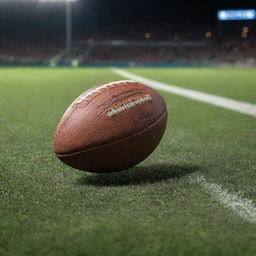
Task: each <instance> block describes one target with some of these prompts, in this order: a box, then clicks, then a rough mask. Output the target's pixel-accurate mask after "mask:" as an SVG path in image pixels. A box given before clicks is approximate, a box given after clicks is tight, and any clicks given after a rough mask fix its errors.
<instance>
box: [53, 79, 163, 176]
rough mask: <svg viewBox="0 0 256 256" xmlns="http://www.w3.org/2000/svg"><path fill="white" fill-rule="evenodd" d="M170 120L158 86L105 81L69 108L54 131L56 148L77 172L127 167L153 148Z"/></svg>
mask: <svg viewBox="0 0 256 256" xmlns="http://www.w3.org/2000/svg"><path fill="white" fill-rule="evenodd" d="M166 122H167V109H166V104H165V102H164V100H163V98H162V97H161V96H160V95H159V94H158V93H157V92H156V91H155V90H153V89H151V88H149V87H147V86H145V85H143V84H140V83H137V82H134V81H131V80H124V81H114V82H110V83H105V84H101V85H98V86H95V87H94V88H92V89H90V90H88V91H86V92H84V93H83V94H82V95H81V96H79V97H78V98H77V99H76V100H75V101H74V102H73V103H72V104H71V105H70V107H69V108H68V109H67V110H66V112H65V113H64V115H63V117H62V119H61V120H60V123H59V125H58V127H57V131H56V133H55V137H54V152H55V153H56V155H57V157H58V158H59V159H60V160H61V161H62V162H64V163H65V164H67V165H69V166H71V167H73V168H76V169H79V170H83V171H88V172H96V173H97V172H114V171H121V170H125V169H127V168H130V167H132V166H134V165H136V164H138V163H140V162H141V161H143V160H144V159H146V158H147V157H148V156H149V155H150V154H151V153H152V152H153V151H154V149H155V148H156V147H157V145H158V144H159V142H160V140H161V138H162V136H163V134H164V131H165V128H166Z"/></svg>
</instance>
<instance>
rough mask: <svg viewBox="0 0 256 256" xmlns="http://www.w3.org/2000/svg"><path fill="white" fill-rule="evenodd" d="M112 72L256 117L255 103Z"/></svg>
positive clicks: (122, 71) (127, 73)
mask: <svg viewBox="0 0 256 256" xmlns="http://www.w3.org/2000/svg"><path fill="white" fill-rule="evenodd" d="M112 72H114V73H116V74H118V75H121V76H123V77H125V78H128V79H133V80H135V81H137V82H140V83H143V84H146V85H148V86H150V87H152V88H155V89H158V90H162V91H165V92H169V93H172V94H176V95H179V96H183V97H186V98H189V99H193V100H197V101H201V102H205V103H208V104H211V105H215V106H218V107H222V108H226V109H229V110H233V111H236V112H240V113H243V114H246V115H250V116H253V117H256V105H255V104H251V103H246V102H242V101H237V100H232V99H229V98H225V97H221V96H216V95H212V94H209V93H204V92H200V91H195V90H190V89H185V88H181V87H179V86H175V85H171V84H166V83H162V82H158V81H155V80H151V79H148V78H145V77H143V76H138V75H135V74H132V73H130V72H127V71H124V70H121V69H112Z"/></svg>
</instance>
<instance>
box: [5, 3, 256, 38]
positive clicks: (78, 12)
mask: <svg viewBox="0 0 256 256" xmlns="http://www.w3.org/2000/svg"><path fill="white" fill-rule="evenodd" d="M0 1H1V3H0V33H1V34H2V35H3V34H4V35H6V36H7V34H13V33H27V32H28V33H30V31H31V30H33V31H39V32H41V33H45V32H48V33H63V29H65V4H64V3H38V2H35V1H31V0H30V1H29V0H28V2H26V1H24V0H23V1H11V3H10V1H9V3H7V2H6V1H2V0H0ZM255 7H256V1H254V0H243V1H242V0H240V1H238V0H225V1H220V0H219V1H199V0H169V1H163V0H129V1H123V0H78V1H77V2H74V3H73V4H72V8H73V28H74V32H79V31H90V30H93V29H95V28H104V27H110V26H119V27H121V26H128V25H129V26H136V25H140V24H144V25H145V24H146V25H147V24H154V25H158V24H159V25H160V24H162V23H165V24H166V23H168V24H177V23H181V22H182V23H188V24H191V23H199V24H215V23H216V12H217V10H218V9H223V8H227V9H232V8H241V9H243V8H255Z"/></svg>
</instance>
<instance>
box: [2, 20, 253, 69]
mask: <svg viewBox="0 0 256 256" xmlns="http://www.w3.org/2000/svg"><path fill="white" fill-rule="evenodd" d="M149 27H150V29H148V30H146V29H145V27H142V28H139V27H138V28H136V30H134V29H133V28H126V29H124V28H120V27H119V28H118V27H117V28H108V29H104V30H97V29H95V31H94V32H93V33H84V34H83V33H81V34H78V35H77V34H76V35H75V37H74V39H73V47H72V49H71V50H69V51H67V50H65V45H64V39H63V38H62V37H61V36H56V35H55V36H48V35H45V36H42V35H41V36H37V35H36V34H35V33H31V35H30V36H28V37H20V35H17V38H15V37H6V36H1V35H0V63H13V64H24V63H31V64H39V63H46V62H49V61H54V60H55V61H56V62H59V63H62V64H64V65H67V64H69V63H71V62H72V61H73V60H77V61H78V62H79V63H80V64H97V63H123V62H126V63H130V65H140V64H142V63H144V64H145V63H152V64H160V63H169V64H189V65H194V64H195V65H196V64H208V63H209V64H219V65H221V64H223V65H225V64H233V65H234V64H239V65H240V64H242V65H255V64H256V43H255V38H256V29H254V30H253V29H252V28H250V27H247V26H240V28H237V29H236V30H235V31H234V30H227V31H226V30H225V31H221V30H220V28H218V27H217V26H216V27H211V28H209V27H207V26H194V27H193V26H189V27H187V26H186V25H182V24H181V25H179V26H172V27H170V26H168V25H166V26H164V25H163V26H161V28H159V26H158V27H153V26H149Z"/></svg>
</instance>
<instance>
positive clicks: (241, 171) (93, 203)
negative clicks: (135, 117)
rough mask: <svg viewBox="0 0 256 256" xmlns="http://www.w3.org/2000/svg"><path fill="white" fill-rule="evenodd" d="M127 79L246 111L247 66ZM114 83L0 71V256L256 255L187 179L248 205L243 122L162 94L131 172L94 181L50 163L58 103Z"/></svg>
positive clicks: (255, 149)
mask: <svg viewBox="0 0 256 256" xmlns="http://www.w3.org/2000/svg"><path fill="white" fill-rule="evenodd" d="M129 71H130V72H133V73H136V74H139V75H142V76H145V77H148V78H151V79H154V80H158V81H163V82H166V83H170V84H175V85H179V86H182V87H185V88H190V89H195V90H200V91H204V92H208V93H212V94H216V95H220V96H225V97H229V98H232V99H236V100H240V101H245V102H251V103H256V70H255V69H240V68H223V69H221V68H209V69H208V68H202V69H130V70H129ZM120 79H123V78H122V77H120V76H118V75H116V74H113V73H112V72H111V70H109V69H37V68H24V69H20V68H16V69H0V109H1V118H0V255H1V256H5V255H15V256H16V255H24V256H25V255H26V256H27V255H88V256H97V255H104V256H108V255H109V256H118V255H120V256H122V255H147V256H151V255H152V256H158V255H159V256H163V255H166V256H168V255H175V256H176V255H177V256H178V255H239V256H244V255H252V256H253V255H256V223H254V222H248V221H246V219H243V218H242V217H241V216H239V215H237V214H236V212H234V211H232V210H231V209H230V208H228V207H226V206H225V205H223V204H221V203H220V202H219V201H218V200H216V199H215V198H213V197H212V196H211V195H210V194H209V193H207V191H205V190H204V189H203V187H202V186H200V185H198V184H195V183H193V182H191V179H193V178H194V177H196V176H198V175H200V176H204V177H205V179H206V180H207V182H209V183H212V184H218V185H220V186H221V187H222V188H223V190H227V191H228V192H230V193H235V194H238V195H241V197H243V198H247V199H250V200H252V203H253V204H254V206H255V205H256V174H255V173H256V119H255V118H253V117H250V116H246V115H243V114H239V113H236V112H232V111H230V110H225V109H222V108H219V107H215V106H211V105H208V104H206V103H200V102H197V101H193V100H190V99H185V98H182V97H179V96H175V95H171V94H167V93H164V92H160V93H161V94H162V95H163V97H164V98H165V100H166V102H167V105H168V110H169V120H168V127H167V130H166V134H165V136H164V139H163V140H162V142H161V144H160V145H159V147H158V148H157V150H156V151H155V152H154V153H153V154H152V155H151V156H150V157H149V158H148V159H147V160H146V161H144V162H143V163H141V164H140V165H138V166H136V167H134V168H131V169H130V170H127V171H124V172H122V173H116V174H101V175H99V174H98V175H97V174H88V173H84V172H81V171H76V170H73V169H72V168H70V167H68V166H65V165H64V164H62V163H61V162H60V161H59V160H58V159H57V158H56V157H55V156H54V154H53V152H52V140H53V135H54V132H55V128H56V125H57V123H58V121H59V119H60V117H61V116H62V114H63V112H64V111H65V109H66V108H67V106H68V105H69V104H70V103H71V102H72V101H73V100H74V99H75V98H76V97H77V96H78V95H79V94H81V93H82V92H83V91H85V90H86V89H88V88H90V87H91V86H94V85H96V84H98V83H102V82H106V81H112V80H120ZM254 209H255V208H254Z"/></svg>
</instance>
